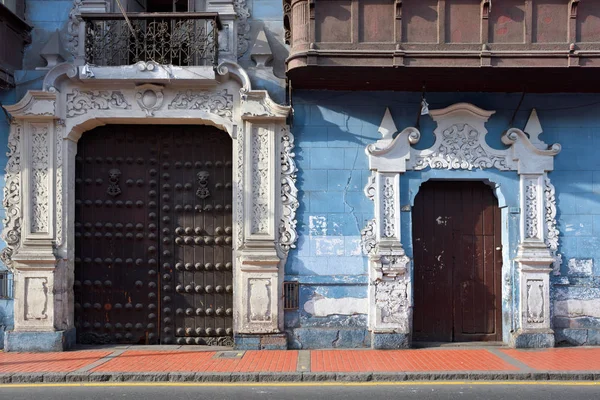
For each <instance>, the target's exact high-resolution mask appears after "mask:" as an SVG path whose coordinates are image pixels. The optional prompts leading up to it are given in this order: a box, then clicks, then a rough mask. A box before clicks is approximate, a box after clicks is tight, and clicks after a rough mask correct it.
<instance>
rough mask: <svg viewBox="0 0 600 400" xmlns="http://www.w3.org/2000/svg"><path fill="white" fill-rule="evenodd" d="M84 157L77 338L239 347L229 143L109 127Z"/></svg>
mask: <svg viewBox="0 0 600 400" xmlns="http://www.w3.org/2000/svg"><path fill="white" fill-rule="evenodd" d="M77 150H78V154H77V157H76V181H75V196H76V201H75V203H76V210H75V245H76V258H75V285H74V289H75V325H76V327H77V336H78V341H79V342H80V343H140V344H156V343H166V344H168V343H177V344H211V345H214V344H231V343H232V334H233V331H232V326H233V305H232V302H233V295H232V292H233V286H232V269H233V264H232V237H233V231H232V142H231V139H230V137H229V136H228V135H227V134H226V133H225V132H222V131H220V130H218V129H215V128H212V127H206V126H128V125H110V126H105V127H100V128H96V129H94V130H92V131H90V132H87V133H85V134H84V135H83V137H82V138H81V140H80V141H79V143H78V149H77Z"/></svg>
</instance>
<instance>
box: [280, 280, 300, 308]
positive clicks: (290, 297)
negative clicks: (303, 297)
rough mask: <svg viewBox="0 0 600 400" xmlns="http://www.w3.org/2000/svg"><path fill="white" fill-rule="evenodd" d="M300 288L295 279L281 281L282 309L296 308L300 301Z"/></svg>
mask: <svg viewBox="0 0 600 400" xmlns="http://www.w3.org/2000/svg"><path fill="white" fill-rule="evenodd" d="M299 297H300V290H299V285H298V282H297V281H293V282H283V309H284V310H297V309H298V306H299V303H300V298H299Z"/></svg>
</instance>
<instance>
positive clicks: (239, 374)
mask: <svg viewBox="0 0 600 400" xmlns="http://www.w3.org/2000/svg"><path fill="white" fill-rule="evenodd" d="M406 380H600V348H598V347H578V348H558V349H543V350H515V349H509V348H497V347H495V348H471V347H470V348H427V349H411V350H367V349H365V350H299V351H298V350H288V351H281V350H261V351H253V350H252V351H236V350H232V349H225V350H224V349H223V348H214V347H213V348H206V347H201V346H181V347H180V346H153V347H140V346H114V347H110V348H94V349H89V348H87V349H80V350H75V351H68V352H62V353H0V383H4V384H7V383H40V382H54V383H60V382H144V381H146V382H273V381H280V382H300V381H340V382H350V381H352V382H365V381H406Z"/></svg>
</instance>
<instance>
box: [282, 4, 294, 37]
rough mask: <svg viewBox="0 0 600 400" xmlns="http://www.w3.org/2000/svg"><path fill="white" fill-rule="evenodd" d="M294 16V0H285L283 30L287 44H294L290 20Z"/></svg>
mask: <svg viewBox="0 0 600 400" xmlns="http://www.w3.org/2000/svg"><path fill="white" fill-rule="evenodd" d="M291 18H292V1H291V0H283V31H284V40H285V44H292V29H291V26H290V21H291Z"/></svg>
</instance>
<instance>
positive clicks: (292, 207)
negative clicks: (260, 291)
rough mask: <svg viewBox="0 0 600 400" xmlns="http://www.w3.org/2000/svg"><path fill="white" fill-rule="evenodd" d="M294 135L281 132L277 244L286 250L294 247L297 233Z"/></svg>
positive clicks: (286, 130) (296, 170)
mask: <svg viewBox="0 0 600 400" xmlns="http://www.w3.org/2000/svg"><path fill="white" fill-rule="evenodd" d="M295 156H296V155H295V154H294V135H292V133H291V132H290V131H289V129H287V128H282V132H281V201H282V213H281V221H280V223H279V246H280V248H281V249H282V250H283V251H284V252H287V251H289V249H295V248H296V241H297V240H298V233H297V232H296V211H297V210H298V206H299V205H300V203H299V202H298V189H297V188H296V174H297V172H298V169H297V168H296V162H295V161H294V157H295Z"/></svg>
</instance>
